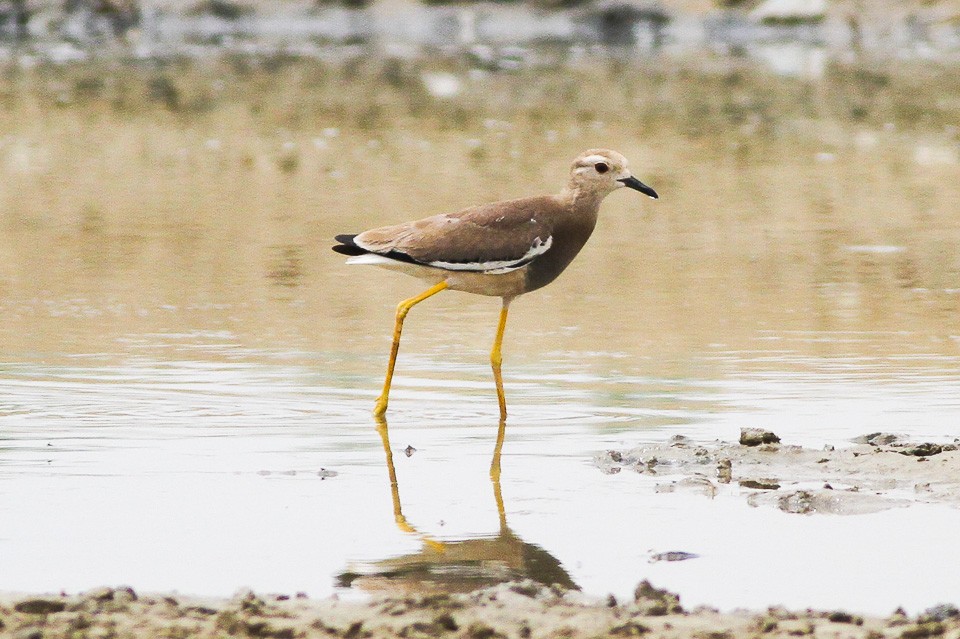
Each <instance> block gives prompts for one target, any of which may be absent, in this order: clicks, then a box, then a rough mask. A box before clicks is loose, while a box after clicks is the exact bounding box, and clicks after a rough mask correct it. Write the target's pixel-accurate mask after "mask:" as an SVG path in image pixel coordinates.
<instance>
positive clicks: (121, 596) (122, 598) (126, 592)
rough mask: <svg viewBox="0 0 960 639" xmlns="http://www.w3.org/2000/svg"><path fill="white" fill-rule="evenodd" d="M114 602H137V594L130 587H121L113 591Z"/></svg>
mask: <svg viewBox="0 0 960 639" xmlns="http://www.w3.org/2000/svg"><path fill="white" fill-rule="evenodd" d="M113 600H114V601H116V602H118V603H130V602H132V601H136V600H137V593H136V592H135V591H134V590H133V588H131V587H130V586H119V587H118V588H117V589H116V590H114V591H113Z"/></svg>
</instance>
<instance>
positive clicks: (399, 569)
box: [337, 418, 578, 593]
mask: <svg viewBox="0 0 960 639" xmlns="http://www.w3.org/2000/svg"><path fill="white" fill-rule="evenodd" d="M377 422H378V426H377V432H379V433H380V438H381V439H382V441H383V452H384V455H385V456H386V461H387V473H388V474H389V476H390V493H391V496H392V497H393V517H394V520H395V521H396V524H397V527H398V528H400V530H402V531H404V532H406V533H410V534H413V535H417V536H418V537H419V538H420V540H421V541H422V544H423V545H422V547H421V549H420V550H419V551H418V552H415V553H411V554H408V555H401V556H399V557H392V558H389V559H384V560H382V561H378V562H376V563H374V564H372V565H370V566H368V567H364V569H363V570H360V571H345V572H343V573H341V574H340V575H338V576H337V582H338V585H339V586H343V587H350V586H357V587H360V588H362V589H364V590H376V591H384V590H386V591H399V592H404V593H411V592H415V593H437V592H444V593H456V592H470V591H472V590H476V589H478V588H485V587H488V586H493V585H496V584H499V583H504V582H508V581H516V580H519V579H532V580H534V581H536V582H539V583H542V584H544V585H548V586H549V585H553V584H559V585H560V586H562V587H564V588H568V589H577V588H578V586H577V585H576V584H575V583H574V582H573V580H572V579H571V578H570V575H569V574H568V573H567V571H566V570H564V569H563V566H561V564H560V562H559V561H558V560H557V559H556V557H554V556H553V555H551V554H550V553H548V552H547V551H546V550H544V549H543V548H541V547H540V546H538V545H536V544H531V543H527V542H525V541H523V540H522V539H520V538H519V537H517V536H516V535H515V534H514V533H513V531H512V530H510V527H509V526H508V525H507V517H506V513H505V511H504V507H503V494H502V492H501V490H500V452H501V450H502V449H503V438H504V433H505V431H506V424H505V422H504V421H503V420H501V421H500V427H499V429H498V431H497V443H496V446H495V447H494V450H493V459H492V461H491V463H490V480H491V483H492V484H493V498H494V500H495V502H496V504H497V513H498V514H499V517H500V530H499V532H498V534H497V536H496V537H491V538H486V539H475V538H471V539H463V540H459V541H458V540H445V541H438V540H436V539H434V538H432V537H431V536H430V535H428V534H425V533H422V532H420V531H418V530H417V529H416V528H415V527H414V526H412V525H411V524H410V523H409V522H408V521H407V519H406V517H404V515H403V511H402V508H401V504H400V488H399V485H398V483H397V471H396V468H395V467H394V465H393V451H392V450H391V448H390V437H389V433H388V429H387V422H386V420H385V419H383V418H379V419H378V420H377Z"/></svg>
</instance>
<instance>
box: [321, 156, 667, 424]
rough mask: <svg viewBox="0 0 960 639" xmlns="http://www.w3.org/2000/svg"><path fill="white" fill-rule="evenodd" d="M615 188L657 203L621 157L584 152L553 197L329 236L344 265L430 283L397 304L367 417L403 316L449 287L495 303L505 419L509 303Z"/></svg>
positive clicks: (587, 226)
mask: <svg viewBox="0 0 960 639" xmlns="http://www.w3.org/2000/svg"><path fill="white" fill-rule="evenodd" d="M623 187H628V188H631V189H635V190H637V191H640V192H641V193H644V194H646V195H648V196H650V197H651V198H654V199H656V198H657V197H658V196H657V193H656V191H654V190H653V189H652V188H650V187H649V186H647V185H646V184H644V183H643V182H641V181H640V180H638V179H637V178H635V177H634V176H633V174H632V173H630V170H629V168H628V167H627V159H626V158H625V157H623V156H622V155H620V154H619V153H617V152H616V151H610V150H607V149H590V150H589V151H584V152H583V153H581V154H580V155H578V156H577V158H576V159H575V160H574V161H573V165H572V166H571V167H570V179H569V180H568V182H567V185H566V187H564V189H563V190H562V191H560V193H558V194H556V195H540V196H534V197H525V198H520V199H517V200H506V201H503V202H493V203H491V204H482V205H480V206H474V207H471V208H468V209H464V210H462V211H459V212H458V213H446V214H441V215H434V216H432V217H428V218H424V219H422V220H417V221H415V222H407V223H404V224H396V225H393V226H384V227H380V228H375V229H371V230H369V231H364V232H363V233H359V234H357V235H338V236H336V240H337V242H339V244H337V245H336V246H334V247H333V250H334V251H336V252H337V253H341V254H343V255H348V256H350V259H348V260H347V263H348V264H373V265H376V266H382V267H385V268H389V269H392V270H396V271H401V272H403V273H407V274H409V275H413V276H415V277H418V278H420V279H422V280H426V281H427V282H429V283H430V284H431V286H430V288H428V289H427V290H425V291H424V292H423V293H421V294H420V295H417V296H415V297H411V298H410V299H407V300H404V301H402V302H400V304H399V306H397V316H396V323H395V325H394V329H393V347H392V349H391V351H390V360H389V362H388V364H387V376H386V379H385V380H384V383H383V392H382V393H381V394H380V397H379V398H378V399H377V403H376V405H375V407H374V411H373V412H374V415H376V416H378V417H382V416H383V415H384V414H385V413H386V411H387V401H388V399H389V396H390V384H391V382H392V381H393V370H394V367H395V365H396V363H397V352H398V351H399V349H400V332H401V330H402V329H403V320H404V318H405V317H406V316H407V313H409V312H410V309H411V308H413V307H414V306H416V305H417V304H419V303H420V302H422V301H423V300H425V299H427V298H428V297H431V296H432V295H436V294H437V293H439V292H440V291H442V290H444V289H450V290H454V291H466V292H467V293H476V294H478V295H488V296H491V297H499V298H501V299H502V300H503V306H502V308H501V311H500V322H499V324H498V325H497V334H496V338H495V339H494V342H493V349H492V350H491V352H490V363H491V365H492V366H493V378H494V382H495V383H496V387H497V400H498V401H499V403H500V419H501V420H504V419H506V416H507V403H506V399H505V398H504V395H503V379H502V378H501V376H500V365H501V362H502V360H503V358H502V356H501V352H500V346H501V343H502V342H503V331H504V328H505V327H506V324H507V309H508V308H509V306H510V302H512V301H513V300H514V299H515V298H516V297H518V296H519V295H523V294H524V293H529V292H530V291H535V290H537V289H538V288H542V287H544V286H546V285H547V284H549V283H550V282H552V281H553V280H555V279H556V278H557V276H558V275H560V273H562V272H563V270H564V269H565V268H567V266H568V265H569V264H570V262H572V261H573V258H574V257H576V256H577V253H579V252H580V249H581V248H583V245H584V244H586V243H587V240H588V239H589V238H590V234H591V233H593V229H594V227H595V226H596V224H597V214H598V212H599V209H600V202H601V201H603V198H605V197H606V196H607V195H609V194H610V193H612V192H613V191H615V190H617V189H619V188H623Z"/></svg>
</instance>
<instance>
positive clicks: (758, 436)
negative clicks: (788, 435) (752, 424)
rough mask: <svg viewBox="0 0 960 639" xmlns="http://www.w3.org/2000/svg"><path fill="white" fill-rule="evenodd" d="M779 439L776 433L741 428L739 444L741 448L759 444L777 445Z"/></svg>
mask: <svg viewBox="0 0 960 639" xmlns="http://www.w3.org/2000/svg"><path fill="white" fill-rule="evenodd" d="M779 443H780V438H779V437H777V435H776V433H774V432H773V431H769V430H764V429H762V428H741V429H740V444H741V445H742V446H759V445H761V444H779Z"/></svg>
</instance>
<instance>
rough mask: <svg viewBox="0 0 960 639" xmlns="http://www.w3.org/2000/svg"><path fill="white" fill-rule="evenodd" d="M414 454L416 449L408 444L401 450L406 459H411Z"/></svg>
mask: <svg viewBox="0 0 960 639" xmlns="http://www.w3.org/2000/svg"><path fill="white" fill-rule="evenodd" d="M415 452H417V449H416V448H414V447H413V446H411V445H409V444H407V447H406V448H404V449H403V454H404V455H406V456H407V457H413V454H414V453H415Z"/></svg>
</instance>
